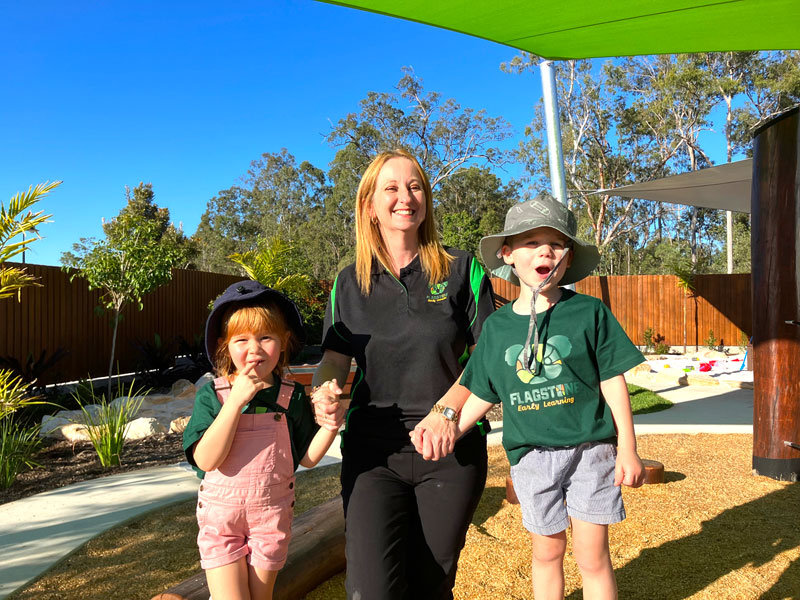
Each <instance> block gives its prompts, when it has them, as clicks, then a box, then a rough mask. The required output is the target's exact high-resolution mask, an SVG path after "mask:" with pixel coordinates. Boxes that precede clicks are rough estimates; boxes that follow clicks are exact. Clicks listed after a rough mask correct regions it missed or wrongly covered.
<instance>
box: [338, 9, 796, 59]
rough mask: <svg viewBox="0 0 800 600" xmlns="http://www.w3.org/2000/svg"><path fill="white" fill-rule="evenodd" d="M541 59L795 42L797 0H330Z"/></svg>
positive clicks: (781, 46) (792, 45) (778, 46)
mask: <svg viewBox="0 0 800 600" xmlns="http://www.w3.org/2000/svg"><path fill="white" fill-rule="evenodd" d="M330 3H331V4H338V5H341V6H348V7H352V8H358V9H361V10H367V11H371V12H375V13H380V14H384V15H389V16H392V17H399V18H402V19H407V20H410V21H417V22H419V23H425V24H427V25H435V26H436V27H442V28H444V29H451V30H453V31H457V32H460V33H466V34H469V35H473V36H476V37H479V38H484V39H487V40H491V41H493V42H497V43H499V44H505V45H507V46H512V47H514V48H518V49H520V50H525V51H527V52H532V53H533V54H537V55H539V56H541V57H544V58H549V59H553V60H556V59H571V58H598V57H605V56H632V55H638V54H678V53H684V52H717V51H719V52H722V51H745V50H794V49H798V48H800V0H706V1H702V0H700V1H698V0H679V1H673V2H670V1H666V0H660V1H659V0H605V1H603V0H562V1H561V2H558V1H556V2H543V1H542V0H528V1H524V0H496V1H494V2H489V1H484V0H360V1H355V2H330Z"/></svg>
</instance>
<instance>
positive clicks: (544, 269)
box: [536, 266, 553, 275]
mask: <svg viewBox="0 0 800 600" xmlns="http://www.w3.org/2000/svg"><path fill="white" fill-rule="evenodd" d="M552 270H553V269H551V268H550V267H545V266H541V267H536V272H537V273H538V274H539V275H549V274H550V271H552Z"/></svg>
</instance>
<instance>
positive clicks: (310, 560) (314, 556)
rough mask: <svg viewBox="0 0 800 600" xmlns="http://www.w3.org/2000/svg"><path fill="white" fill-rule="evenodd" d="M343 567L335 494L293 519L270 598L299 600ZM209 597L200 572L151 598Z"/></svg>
mask: <svg viewBox="0 0 800 600" xmlns="http://www.w3.org/2000/svg"><path fill="white" fill-rule="evenodd" d="M344 567H345V557H344V512H343V511H342V497H341V496H337V497H336V498H334V499H333V500H328V501H327V502H325V503H323V504H320V505H319V506H315V507H314V508H312V509H309V510H307V511H306V512H304V513H303V514H301V515H299V516H298V517H296V518H295V519H294V522H293V523H292V539H291V541H290V542H289V557H288V559H287V560H286V565H285V566H284V567H283V569H281V571H280V573H278V578H277V580H276V581H275V591H274V593H273V596H272V597H273V599H274V600H300V599H301V598H303V597H304V596H305V595H306V594H307V593H308V592H310V591H311V590H313V589H314V588H315V587H317V586H318V585H319V584H321V583H322V582H323V581H326V580H328V579H330V578H331V577H333V576H334V575H336V574H337V573H339V572H341V571H342V570H343V569H344ZM208 596H209V593H208V584H207V583H206V576H205V573H203V572H200V573H197V574H196V575H193V576H192V577H190V578H189V579H186V580H184V581H182V582H181V583H179V584H178V585H176V586H174V587H172V588H170V589H168V590H167V591H166V592H164V593H162V594H157V595H156V596H153V598H152V599H151V600H208Z"/></svg>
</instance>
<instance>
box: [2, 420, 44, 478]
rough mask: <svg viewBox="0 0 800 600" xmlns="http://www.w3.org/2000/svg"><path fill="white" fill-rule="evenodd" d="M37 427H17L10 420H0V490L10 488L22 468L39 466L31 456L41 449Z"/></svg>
mask: <svg viewBox="0 0 800 600" xmlns="http://www.w3.org/2000/svg"><path fill="white" fill-rule="evenodd" d="M41 445H42V444H41V441H40V439H39V428H38V427H26V428H23V427H19V426H18V424H17V423H14V422H13V419H11V418H2V419H0V488H2V489H6V488H9V487H11V485H12V484H13V483H14V481H15V480H16V478H17V475H19V473H20V472H21V471H22V470H23V469H24V468H32V467H37V466H39V465H38V464H37V463H36V462H35V461H34V460H33V456H34V455H35V454H36V452H38V450H39V448H41Z"/></svg>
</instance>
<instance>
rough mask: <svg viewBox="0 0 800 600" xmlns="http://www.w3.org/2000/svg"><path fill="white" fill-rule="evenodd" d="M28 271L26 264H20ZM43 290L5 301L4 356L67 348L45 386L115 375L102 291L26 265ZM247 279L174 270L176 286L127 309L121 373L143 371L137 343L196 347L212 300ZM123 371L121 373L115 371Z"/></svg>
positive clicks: (119, 351) (1, 320)
mask: <svg viewBox="0 0 800 600" xmlns="http://www.w3.org/2000/svg"><path fill="white" fill-rule="evenodd" d="M16 266H21V265H16ZM25 269H26V270H27V271H28V272H29V273H30V274H31V275H34V276H36V277H38V278H39V283H41V284H42V285H43V287H31V288H26V289H24V290H22V301H21V302H17V301H16V299H7V300H0V357H14V358H16V359H17V360H19V361H20V362H23V363H24V361H25V360H27V358H28V356H29V355H32V356H33V358H34V359H36V358H38V357H39V355H40V354H41V352H42V351H43V350H45V351H47V354H48V355H51V354H52V353H53V352H55V351H56V350H58V349H59V348H62V349H64V350H67V351H68V352H69V354H68V355H67V356H66V357H64V358H63V359H62V360H60V361H59V362H58V363H57V364H56V365H55V366H54V367H53V369H52V370H51V371H49V372H48V373H47V374H46V376H45V377H44V378H43V379H44V380H43V381H41V383H53V382H55V381H69V380H75V379H81V378H84V379H85V378H87V377H89V376H92V377H101V376H104V375H106V374H107V373H108V361H109V358H110V354H111V334H112V328H111V324H110V318H111V313H110V312H107V313H105V314H102V315H99V314H98V311H97V310H96V309H97V307H98V306H99V305H100V300H99V299H100V295H101V293H100V291H99V290H94V291H90V290H89V287H88V285H87V283H86V281H85V280H84V279H81V278H78V277H76V278H75V280H74V281H72V282H70V280H69V277H70V276H69V274H68V273H65V272H63V271H62V270H61V269H60V268H58V267H48V266H42V265H25ZM240 279H242V278H241V277H237V276H232V275H220V274H217V273H204V272H201V271H187V270H183V269H175V270H174V271H173V276H172V281H171V282H170V283H168V284H167V285H164V286H162V287H160V288H158V289H156V290H154V291H153V292H151V293H150V294H148V295H146V296H145V297H144V299H143V301H144V309H143V310H142V311H139V310H138V309H137V307H136V306H133V305H128V306H126V307H125V308H123V310H122V320H121V321H120V324H119V330H118V332H117V348H116V353H115V354H116V360H117V361H118V363H119V372H120V373H128V372H131V371H134V370H135V369H136V365H137V362H138V360H139V358H140V352H139V351H138V350H137V349H136V347H135V346H134V342H135V341H137V340H141V341H149V342H153V340H154V334H158V335H159V336H160V337H161V339H162V341H163V342H164V343H171V342H173V341H174V340H176V338H177V337H178V336H181V337H183V338H184V339H185V340H186V341H187V342H190V343H192V342H193V341H194V340H195V338H196V336H202V335H203V333H204V328H205V322H206V318H207V317H208V303H209V302H210V301H211V300H213V299H214V298H216V297H217V296H218V295H219V294H220V293H222V292H223V291H224V290H225V288H226V287H227V286H229V285H230V284H231V283H234V282H235V281H238V280H240ZM116 371H117V369H116V368H115V369H114V372H115V373H116Z"/></svg>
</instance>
